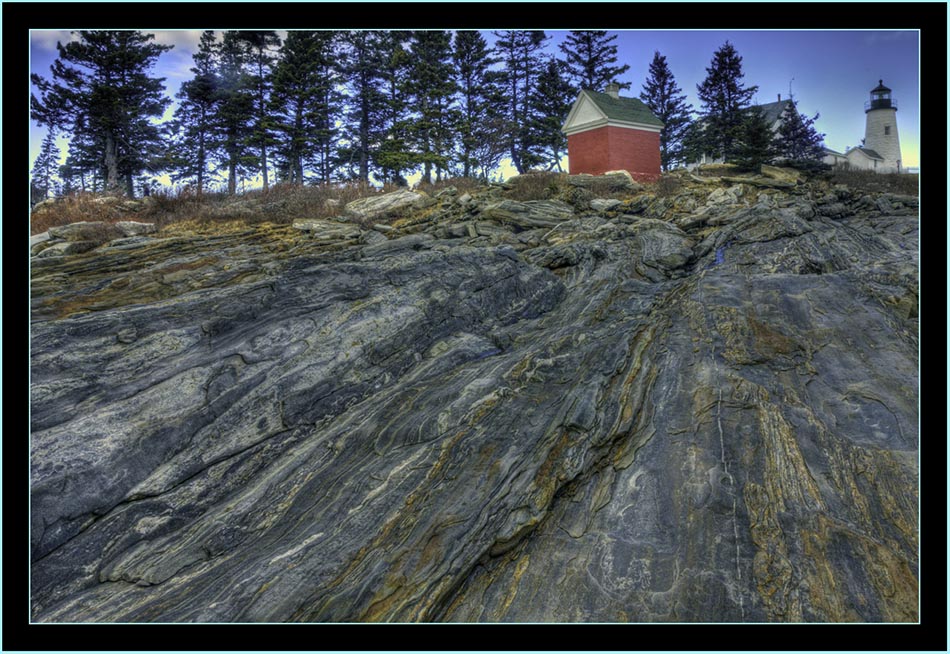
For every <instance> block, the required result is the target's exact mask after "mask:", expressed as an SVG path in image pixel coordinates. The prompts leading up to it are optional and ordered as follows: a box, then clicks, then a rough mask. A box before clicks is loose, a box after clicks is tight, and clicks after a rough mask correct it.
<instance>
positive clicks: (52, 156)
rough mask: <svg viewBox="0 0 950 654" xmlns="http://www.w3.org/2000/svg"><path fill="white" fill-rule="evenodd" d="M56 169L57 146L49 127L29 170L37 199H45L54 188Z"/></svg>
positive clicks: (57, 162)
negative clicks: (31, 168)
mask: <svg viewBox="0 0 950 654" xmlns="http://www.w3.org/2000/svg"><path fill="white" fill-rule="evenodd" d="M58 171H59V148H58V147H56V132H54V131H53V130H52V129H50V130H49V131H48V132H46V136H45V137H44V138H43V143H42V144H41V145H40V153H39V155H37V157H36V161H34V162H33V170H32V171H30V174H31V176H32V182H33V188H34V189H35V194H36V195H38V196H39V200H38V201H40V202H41V201H43V200H45V199H46V198H48V197H49V195H50V192H52V191H54V190H55V186H54V180H53V178H54V177H55V176H56V173H57V172H58Z"/></svg>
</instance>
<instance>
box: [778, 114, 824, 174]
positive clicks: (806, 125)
mask: <svg viewBox="0 0 950 654" xmlns="http://www.w3.org/2000/svg"><path fill="white" fill-rule="evenodd" d="M816 120H818V114H815V115H814V116H812V117H811V118H809V117H808V116H806V115H805V114H801V113H799V112H798V102H796V101H795V99H794V98H792V99H791V101H790V102H789V103H788V104H787V105H786V107H785V111H784V112H783V113H782V118H781V122H780V124H779V130H778V134H777V135H776V143H775V149H776V154H777V155H778V156H779V157H782V158H783V159H785V160H786V161H787V162H788V163H789V164H791V165H792V166H795V167H799V168H805V169H812V170H820V169H823V168H825V167H826V166H825V164H823V163H822V162H821V159H822V157H823V156H824V155H825V152H824V149H825V146H824V140H823V139H824V137H825V135H824V134H820V133H818V131H817V130H816V129H815V121H816Z"/></svg>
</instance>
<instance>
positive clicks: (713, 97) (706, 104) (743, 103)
mask: <svg viewBox="0 0 950 654" xmlns="http://www.w3.org/2000/svg"><path fill="white" fill-rule="evenodd" d="M743 76H744V75H743V73H742V57H740V56H739V54H738V53H737V52H736V49H735V48H734V47H733V46H732V44H731V43H729V42H728V41H726V43H725V44H724V45H723V46H722V47H721V48H719V50H717V51H716V52H715V53H714V54H713V59H712V62H711V64H710V66H709V67H708V68H706V79H704V80H703V82H702V84H697V85H696V89H697V91H698V92H699V99H700V100H701V101H702V110H701V114H702V115H703V122H702V125H703V130H702V141H703V149H704V151H705V152H707V153H710V154H712V155H713V156H714V157H722V158H724V159H726V160H730V159H731V158H732V157H733V155H734V153H735V148H736V143H737V138H738V136H739V132H740V130H742V129H743V123H744V121H745V113H744V110H745V109H746V108H748V107H749V106H751V102H752V96H753V95H755V92H756V91H758V90H759V87H758V86H750V87H748V88H746V87H744V86H743V85H742V78H743Z"/></svg>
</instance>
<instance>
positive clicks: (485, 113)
mask: <svg viewBox="0 0 950 654" xmlns="http://www.w3.org/2000/svg"><path fill="white" fill-rule="evenodd" d="M452 58H453V61H454V63H455V80H456V88H457V89H458V105H459V113H458V121H457V122H456V126H455V129H456V132H457V138H458V147H459V159H460V160H461V164H462V175H464V176H465V177H469V176H471V175H472V173H473V170H474V168H475V166H477V165H478V163H477V161H476V157H475V151H476V149H478V148H479V146H480V145H481V144H484V143H485V141H486V139H487V138H488V137H489V131H490V130H489V128H488V125H489V124H490V123H491V122H493V120H494V122H495V123H497V122H498V118H499V116H495V117H494V119H493V117H492V116H491V114H492V113H493V112H494V113H496V114H497V113H498V111H497V107H498V105H499V102H498V98H499V97H500V95H501V94H500V92H499V89H498V87H497V78H498V76H497V75H493V74H492V71H491V67H492V66H493V65H494V64H496V63H498V60H497V59H495V58H493V57H492V56H491V52H490V51H489V48H488V43H487V42H486V41H485V37H484V36H482V35H481V33H479V32H477V31H474V30H461V31H458V32H456V33H455V43H454V49H453V52H452Z"/></svg>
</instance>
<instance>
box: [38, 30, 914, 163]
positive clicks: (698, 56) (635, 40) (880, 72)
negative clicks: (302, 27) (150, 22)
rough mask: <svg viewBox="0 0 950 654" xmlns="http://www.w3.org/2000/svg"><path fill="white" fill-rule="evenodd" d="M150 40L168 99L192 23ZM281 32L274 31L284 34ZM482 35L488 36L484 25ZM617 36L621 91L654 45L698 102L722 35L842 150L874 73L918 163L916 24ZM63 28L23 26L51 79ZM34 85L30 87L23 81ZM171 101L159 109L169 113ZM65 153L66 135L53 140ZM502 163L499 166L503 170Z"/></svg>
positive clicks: (763, 83) (858, 133)
mask: <svg viewBox="0 0 950 654" xmlns="http://www.w3.org/2000/svg"><path fill="white" fill-rule="evenodd" d="M146 31H148V32H149V33H152V34H154V35H155V40H156V42H158V43H162V44H167V45H174V46H175V47H174V48H173V49H172V50H170V51H168V52H166V53H164V54H163V55H162V56H161V57H159V60H158V63H157V65H156V66H155V69H154V71H153V75H155V76H158V77H164V78H165V84H166V93H167V94H168V95H169V96H170V97H172V98H174V95H175V93H176V92H177V91H178V89H179V87H180V85H181V83H182V82H184V81H185V80H187V79H190V78H191V76H192V73H191V72H190V71H189V68H191V66H192V54H193V53H194V52H195V50H196V48H197V43H198V38H199V36H200V34H201V31H200V30H173V31H149V30H146ZM285 34H286V33H285V32H284V33H281V36H282V37H283V36H285ZM485 34H486V37H487V38H488V39H489V40H492V37H491V34H490V32H485ZM547 34H548V35H549V36H551V37H552V38H551V39H550V40H549V41H548V42H547V46H546V50H547V52H548V53H549V54H552V55H558V56H559V55H560V52H559V50H558V49H557V45H558V44H559V43H561V42H562V41H563V39H564V37H565V36H566V34H567V32H565V31H548V32H547ZM611 34H616V35H617V37H618V38H617V40H616V41H615V42H614V43H615V44H616V45H617V46H618V55H619V62H620V63H626V64H629V65H630V70H629V71H628V72H627V73H626V74H625V75H623V76H622V77H621V78H620V81H621V82H630V83H632V85H633V86H632V89H631V90H630V91H625V92H624V95H638V94H639V92H640V90H641V87H642V86H643V83H644V81H645V79H646V76H647V72H648V67H649V64H650V61H651V60H652V58H653V53H654V51H659V52H660V53H661V54H662V55H665V56H666V58H667V63H668V64H669V67H670V69H671V71H672V72H673V76H674V77H675V79H676V81H677V84H678V85H679V86H680V88H681V89H682V90H683V92H685V93H686V95H687V100H688V102H690V103H691V104H692V105H693V109H694V110H698V109H699V106H700V103H699V99H698V97H697V93H696V85H697V84H699V83H700V82H702V80H703V79H704V78H705V76H706V67H707V66H709V64H710V60H711V59H712V55H713V53H714V52H715V51H716V50H717V49H718V48H719V47H721V46H722V44H723V43H725V42H726V41H727V40H728V41H729V42H731V43H732V44H733V45H734V46H735V48H736V50H737V51H738V53H739V55H740V56H741V57H742V69H743V72H744V74H745V77H744V79H743V82H744V83H745V85H746V86H753V85H756V86H758V87H759V91H758V94H757V95H756V97H755V99H754V101H755V102H756V103H766V102H774V101H775V100H776V99H777V98H778V95H779V94H781V96H782V98H787V97H788V95H789V90H791V92H792V94H793V95H794V97H795V98H796V99H797V100H798V106H799V110H800V111H802V112H803V113H805V114H807V115H809V116H812V115H814V114H816V113H818V114H820V117H819V119H818V121H817V122H816V128H817V129H818V131H819V132H822V133H824V134H825V145H826V146H827V147H829V148H831V149H833V150H837V151H839V152H843V151H844V150H845V149H846V148H848V147H854V146H857V145H860V142H861V139H862V138H863V136H864V124H865V114H864V102H865V101H866V100H867V99H868V98H869V92H870V90H871V89H872V88H873V87H875V86H877V83H878V80H879V79H883V80H884V84H885V85H886V86H888V87H890V88H891V89H892V90H893V93H892V95H893V97H894V98H895V99H896V100H897V103H898V112H897V124H898V131H899V135H900V141H901V150H902V156H903V161H904V165H905V166H907V167H915V166H919V161H920V159H919V143H920V128H919V120H918V114H919V33H918V32H917V31H916V30H902V31H869V30H853V31H840V30H821V31H761V30H748V31H742V30H739V31H722V30H716V31H692V30H688V31H683V30H678V31H672V30H653V31H640V30H622V31H616V32H611ZM71 38H73V37H71V35H70V33H69V32H68V31H39V30H33V31H31V43H30V70H31V72H34V73H39V74H40V75H42V76H44V77H47V78H49V77H50V72H49V69H50V65H51V64H52V62H53V61H54V60H55V58H56V43H57V41H61V42H67V41H69V40H70V39H71ZM31 90H32V89H31ZM172 110H173V108H170V109H169V111H168V112H166V115H165V118H169V117H170V116H171V114H172ZM44 135H45V130H44V128H41V127H39V126H37V125H36V124H35V123H32V122H31V123H30V165H31V167H32V164H33V161H34V160H35V158H36V156H37V154H38V153H39V147H40V143H41V141H42V140H43V136H44ZM59 145H60V149H61V151H62V153H63V157H64V158H65V154H66V140H65V139H64V138H63V139H60V142H59ZM509 172H510V169H506V170H504V171H503V173H505V174H506V175H507V174H508V173H509Z"/></svg>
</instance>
